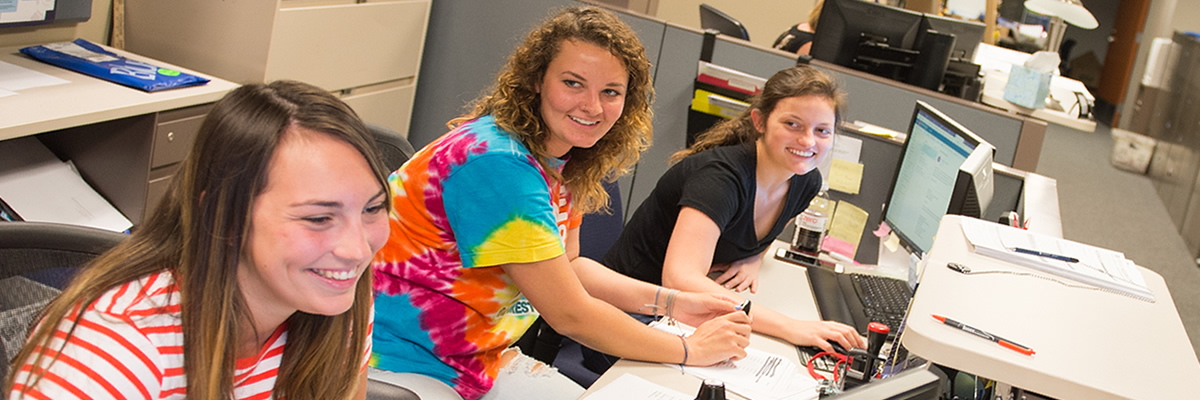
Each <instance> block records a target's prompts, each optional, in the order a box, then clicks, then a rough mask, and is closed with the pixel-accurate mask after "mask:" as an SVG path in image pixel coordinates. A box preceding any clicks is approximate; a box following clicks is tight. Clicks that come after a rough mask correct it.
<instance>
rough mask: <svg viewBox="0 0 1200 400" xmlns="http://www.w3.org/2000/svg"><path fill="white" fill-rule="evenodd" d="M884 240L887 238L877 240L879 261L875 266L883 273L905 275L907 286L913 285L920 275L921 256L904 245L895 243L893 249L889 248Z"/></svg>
mask: <svg viewBox="0 0 1200 400" xmlns="http://www.w3.org/2000/svg"><path fill="white" fill-rule="evenodd" d="M889 235H891V234H889ZM886 242H888V240H880V241H879V261H877V266H876V268H877V269H878V270H879V271H880V272H884V274H885V275H889V276H895V277H907V279H908V286H909V287H915V286H916V284H917V278H918V276H919V275H920V274H919V273H920V263H921V258H920V257H918V256H917V255H916V254H913V253H911V252H909V251H908V250H906V249H905V248H904V246H899V245H897V246H896V249H895V250H892V249H889V248H888V246H887V244H886Z"/></svg>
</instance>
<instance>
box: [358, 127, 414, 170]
mask: <svg viewBox="0 0 1200 400" xmlns="http://www.w3.org/2000/svg"><path fill="white" fill-rule="evenodd" d="M367 129H370V130H371V135H372V136H373V137H375V145H376V146H378V147H379V153H380V154H381V155H382V156H383V165H384V166H386V167H387V169H388V170H390V171H395V170H397V169H399V168H400V166H401V165H403V164H404V162H405V161H408V159H409V158H411V157H412V155H413V153H416V150H414V149H413V145H412V143H409V142H408V139H407V138H405V137H404V136H402V135H400V133H399V132H396V131H394V130H391V129H388V128H387V127H384V126H383V125H379V124H373V123H370V122H368V123H367Z"/></svg>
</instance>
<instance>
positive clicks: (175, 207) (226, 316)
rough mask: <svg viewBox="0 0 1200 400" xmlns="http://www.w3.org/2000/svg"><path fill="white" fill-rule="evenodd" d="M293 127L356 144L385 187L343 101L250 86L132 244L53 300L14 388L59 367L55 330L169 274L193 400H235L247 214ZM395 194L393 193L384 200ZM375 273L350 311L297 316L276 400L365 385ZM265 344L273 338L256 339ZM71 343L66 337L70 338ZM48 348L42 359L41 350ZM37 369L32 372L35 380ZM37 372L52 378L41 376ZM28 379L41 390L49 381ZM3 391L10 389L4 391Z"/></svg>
mask: <svg viewBox="0 0 1200 400" xmlns="http://www.w3.org/2000/svg"><path fill="white" fill-rule="evenodd" d="M292 127H302V128H306V129H309V130H313V131H317V132H321V133H324V134H327V135H330V136H331V137H334V138H336V139H339V140H342V141H345V142H346V143H348V144H350V145H351V146H353V147H354V148H355V149H357V150H358V151H359V153H360V154H362V156H363V158H365V159H366V160H367V163H368V164H369V165H370V167H371V170H372V172H373V173H374V175H375V177H376V179H377V180H378V181H379V184H380V186H381V187H384V188H386V187H387V185H386V181H385V179H386V174H387V171H386V169H385V168H384V166H383V163H382V162H381V161H380V157H379V152H378V150H377V148H376V147H375V142H374V140H373V139H372V138H371V136H370V133H369V131H368V130H367V128H366V126H365V125H364V124H363V123H362V121H361V120H359V119H358V116H357V115H356V114H355V113H354V111H353V110H351V109H350V108H349V107H348V106H347V105H346V104H345V103H343V102H341V101H340V100H338V99H337V98H336V97H334V96H332V95H330V94H329V93H328V92H325V91H324V90H321V89H320V88H317V87H315V86H312V85H308V84H304V83H300V82H291V81H278V82H274V83H271V84H269V85H264V84H254V85H246V86H242V87H240V88H238V89H235V90H234V91H232V92H230V93H229V94H227V95H226V96H225V97H224V98H222V99H221V100H220V101H218V102H217V104H216V105H215V106H214V107H213V109H212V111H211V112H210V113H209V114H208V117H207V118H205V120H204V122H203V123H202V125H201V127H200V132H199V134H198V136H197V139H196V143H195V145H194V146H193V147H192V150H191V152H190V153H189V154H188V156H187V157H186V158H185V159H184V161H183V164H182V167H180V171H179V174H178V175H176V176H175V177H174V178H173V179H172V181H171V186H170V190H168V191H167V195H166V196H164V198H163V199H162V201H161V202H160V203H159V204H158V207H157V208H156V209H155V212H154V213H153V214H152V215H150V216H149V217H148V218H147V219H146V221H145V222H144V223H143V224H142V225H141V226H139V227H137V229H136V230H135V231H134V233H133V235H132V236H131V237H130V238H128V239H126V240H125V241H124V242H122V243H121V244H120V245H118V246H117V247H115V248H114V249H112V250H111V251H109V252H107V253H105V254H103V255H101V256H100V257H98V258H97V259H96V260H94V261H93V262H92V263H91V264H90V265H89V266H87V267H86V268H84V269H83V270H81V271H80V272H79V275H78V276H77V277H76V278H75V279H74V280H73V281H72V282H71V284H70V285H69V286H68V287H67V288H66V290H64V291H63V293H62V294H61V295H60V296H59V297H58V299H56V300H55V301H54V302H52V303H51V304H50V305H49V306H48V307H47V308H46V310H45V313H44V315H43V321H45V322H44V323H41V324H40V325H39V326H38V328H37V329H36V330H35V331H34V332H33V333H32V335H31V336H30V339H29V341H28V342H27V343H26V345H25V347H24V348H22V349H21V352H20V354H18V355H17V357H16V358H15V359H14V363H15V365H17V367H16V368H13V369H12V371H13V372H12V373H10V375H9V378H8V380H7V385H6V388H9V390H11V388H12V385H13V383H14V379H15V377H16V372H17V371H18V370H19V369H20V368H19V366H20V365H21V364H23V363H24V362H25V360H29V359H30V358H31V357H34V359H33V363H34V365H40V363H41V362H42V361H43V359H45V358H51V359H52V361H51V362H53V361H54V360H57V355H58V354H59V352H60V351H61V349H62V348H61V347H59V348H58V349H53V346H51V343H52V339H53V338H54V335H55V331H56V330H57V329H58V328H59V321H63V320H69V321H71V322H72V323H73V324H72V326H71V328H70V330H69V331H68V333H67V335H68V338H69V337H70V336H71V335H72V334H73V333H74V329H75V327H76V326H77V324H78V321H79V319H80V317H81V316H82V314H83V313H84V312H85V311H86V310H87V308H88V307H89V306H90V305H91V304H92V303H93V302H95V301H96V299H97V298H99V297H100V296H101V295H103V294H104V293H105V292H107V291H109V290H110V289H112V288H114V287H116V286H119V285H122V284H124V283H126V282H130V281H134V280H137V279H139V278H141V277H143V276H145V275H148V274H153V273H157V272H160V271H163V270H167V271H170V272H171V273H172V274H173V275H174V278H175V282H176V284H177V285H178V287H179V296H180V309H181V315H182V326H183V331H184V332H186V334H185V335H184V342H183V354H184V374H185V375H186V378H187V396H188V398H189V399H214V400H215V399H228V398H231V397H232V395H233V373H234V371H235V361H236V359H237V355H236V349H237V346H236V343H238V340H237V339H238V338H237V334H238V332H245V331H251V330H249V329H245V328H246V327H247V325H246V324H251V326H252V324H253V323H254V322H253V321H252V320H251V317H250V314H249V310H248V309H247V306H246V299H245V296H244V295H243V294H242V293H241V291H240V290H239V288H238V280H237V269H238V265H239V263H238V261H239V258H240V257H241V256H242V254H243V252H244V251H247V249H245V246H246V240H247V237H248V233H249V229H250V221H251V215H250V214H251V210H252V209H253V203H254V201H255V199H256V198H257V196H258V195H259V194H260V193H261V192H262V190H263V189H264V187H265V185H266V179H267V171H268V167H269V161H270V159H271V156H272V154H274V153H275V150H276V148H277V147H278V145H279V143H280V141H281V139H282V137H283V136H284V135H285V134H286V132H287V131H289V130H290V128H292ZM388 197H390V196H388ZM370 302H371V274H369V273H368V274H364V276H362V277H361V278H360V279H359V282H358V286H357V287H356V289H355V301H354V305H353V306H352V307H351V308H350V310H349V311H347V312H345V313H342V314H340V315H334V316H325V315H314V314H307V313H303V312H296V313H294V314H293V315H292V316H291V317H290V318H288V321H287V324H288V339H287V344H286V347H285V351H284V354H283V359H282V362H281V365H280V367H279V372H278V377H277V380H276V386H275V389H274V393H273V394H274V397H275V398H277V399H278V398H285V397H286V398H287V399H289V400H300V399H337V398H346V397H348V396H350V395H351V394H352V393H353V392H354V390H355V387H356V385H357V383H358V375H359V371H360V368H361V362H362V357H363V355H364V353H365V351H366V347H365V346H366V340H367V330H368V323H369V321H370V307H371V305H370ZM257 339H258V341H260V342H261V341H262V340H265V339H266V338H257ZM63 342H64V343H65V342H66V339H64V341H63ZM39 347H45V349H44V350H40V351H37V352H36V354H35V349H37V348H39ZM38 371H39V369H35V370H34V372H38ZM40 371H45V370H44V369H42V370H40ZM42 376H43V375H41V374H31V375H30V376H29V378H28V379H27V380H26V382H24V383H25V384H26V385H25V386H26V387H33V386H35V385H36V384H37V382H38V381H39V380H40V379H41V378H42ZM6 393H7V392H6Z"/></svg>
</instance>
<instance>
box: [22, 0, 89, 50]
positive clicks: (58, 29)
mask: <svg viewBox="0 0 1200 400" xmlns="http://www.w3.org/2000/svg"><path fill="white" fill-rule="evenodd" d="M111 20H112V0H92V18H91V19H89V20H87V21H86V22H82V23H78V24H68V25H48V26H40V27H25V28H11V29H4V30H0V47H9V46H31V45H36V44H43V43H52V42H62V41H70V40H75V39H77V38H83V39H87V40H89V41H92V42H94V43H100V44H108V31H109V30H110V29H111V28H110V27H111V26H112V21H111Z"/></svg>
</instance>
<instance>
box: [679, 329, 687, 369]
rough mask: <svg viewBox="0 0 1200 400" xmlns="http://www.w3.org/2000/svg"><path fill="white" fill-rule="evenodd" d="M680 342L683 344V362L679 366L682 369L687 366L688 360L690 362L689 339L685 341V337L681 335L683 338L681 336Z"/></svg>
mask: <svg viewBox="0 0 1200 400" xmlns="http://www.w3.org/2000/svg"><path fill="white" fill-rule="evenodd" d="M679 342H681V343H683V362H680V363H679V366H680V367H682V366H684V364H687V360H688V348H687V339H684V338H683V336H682V335H681V336H679Z"/></svg>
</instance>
